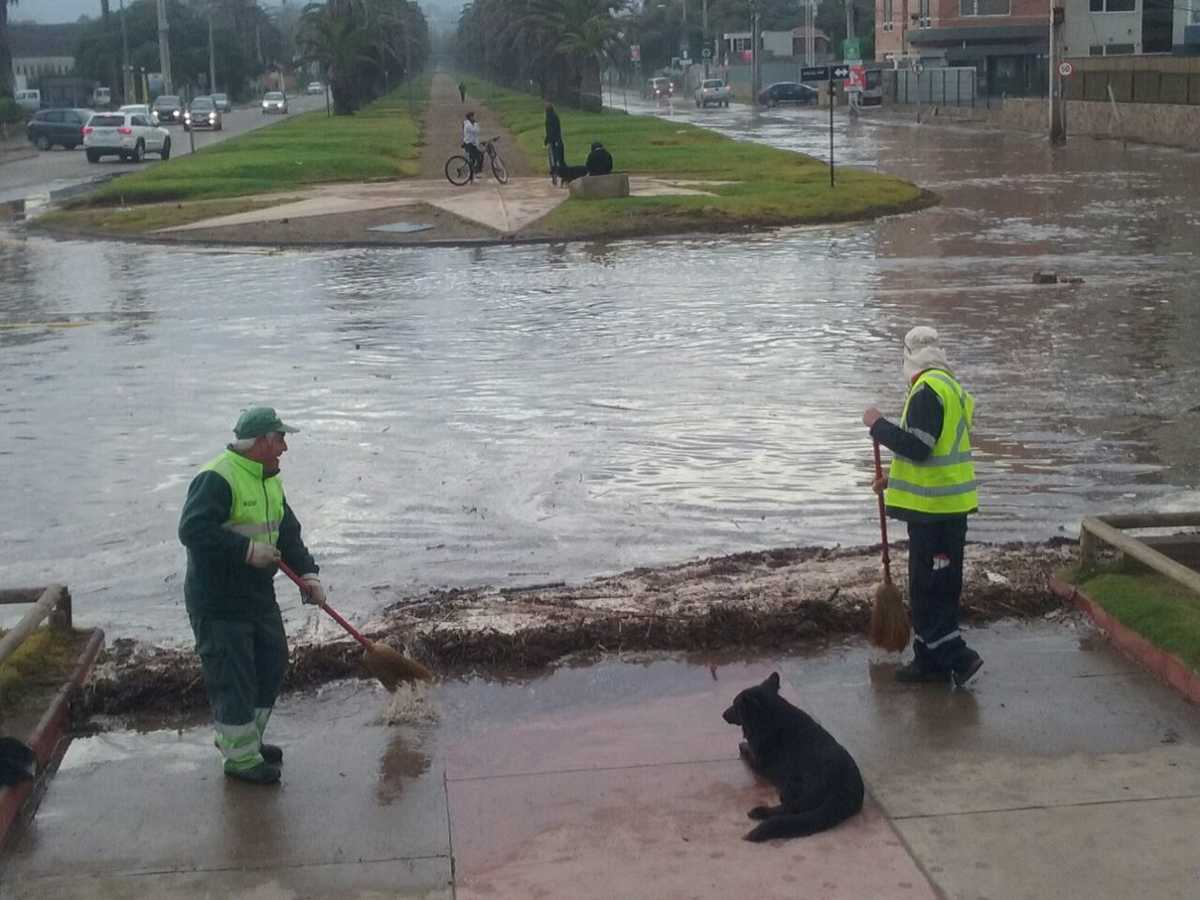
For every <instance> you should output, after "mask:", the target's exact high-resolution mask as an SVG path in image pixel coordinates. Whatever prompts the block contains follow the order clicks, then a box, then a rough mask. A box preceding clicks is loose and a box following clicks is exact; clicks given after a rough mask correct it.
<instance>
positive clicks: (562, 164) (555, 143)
mask: <svg viewBox="0 0 1200 900" xmlns="http://www.w3.org/2000/svg"><path fill="white" fill-rule="evenodd" d="M542 143H543V144H544V145H545V146H547V147H549V148H550V180H551V181H552V182H553V183H554V184H556V185H557V184H558V179H559V174H560V173H561V172H562V170H563V169H565V168H566V166H567V158H566V157H567V148H566V146H565V145H564V144H563V136H562V124H561V123H560V122H559V121H558V113H556V112H555V111H554V104H553V103H550V102H549V101H547V103H546V137H545V138H543V140H542ZM563 183H564V184H566V181H564V182H563Z"/></svg>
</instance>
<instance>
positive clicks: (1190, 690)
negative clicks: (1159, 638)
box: [1050, 577, 1200, 703]
mask: <svg viewBox="0 0 1200 900" xmlns="http://www.w3.org/2000/svg"><path fill="white" fill-rule="evenodd" d="M1050 590H1051V591H1053V592H1054V593H1055V594H1057V595H1058V596H1059V597H1061V598H1062V599H1063V600H1065V601H1066V602H1067V603H1070V604H1072V605H1074V606H1077V607H1079V609H1081V610H1083V611H1084V612H1085V613H1087V614H1088V616H1089V617H1090V618H1091V620H1092V621H1093V622H1095V623H1096V626H1097V627H1098V628H1099V629H1100V630H1101V631H1103V632H1104V633H1105V636H1106V637H1107V638H1108V639H1109V640H1110V641H1112V643H1113V645H1114V646H1115V647H1116V648H1117V649H1118V650H1120V651H1121V653H1123V654H1124V655H1125V656H1127V657H1129V658H1130V659H1132V660H1133V661H1134V662H1136V663H1137V664H1138V665H1140V666H1141V667H1142V668H1143V669H1145V670H1146V671H1148V672H1150V673H1151V674H1153V675H1155V676H1157V677H1158V678H1159V680H1161V681H1163V682H1165V683H1166V684H1167V686H1168V687H1171V688H1174V689H1175V690H1176V691H1178V692H1179V693H1180V694H1182V695H1183V696H1184V697H1186V698H1187V699H1188V700H1190V701H1191V702H1192V703H1200V674H1197V673H1196V672H1193V671H1192V670H1191V668H1190V667H1189V666H1188V665H1187V664H1186V663H1184V662H1183V661H1182V660H1180V659H1179V658H1178V657H1177V656H1175V655H1174V654H1171V653H1168V652H1167V651H1166V650H1163V649H1162V648H1160V647H1156V646H1154V644H1152V643H1150V642H1149V641H1148V640H1146V639H1145V638H1144V637H1142V636H1141V635H1140V634H1138V633H1137V632H1136V631H1134V630H1133V629H1132V628H1130V627H1128V626H1127V625H1123V624H1122V623H1121V622H1118V621H1117V620H1116V619H1115V618H1113V616H1111V615H1109V613H1108V612H1107V611H1106V610H1105V609H1104V607H1102V606H1101V605H1100V604H1099V603H1097V602H1096V601H1095V600H1093V599H1092V598H1091V597H1089V596H1088V595H1087V594H1085V593H1083V591H1081V590H1079V588H1077V587H1076V586H1075V585H1073V584H1067V583H1066V582H1063V581H1059V580H1058V579H1057V578H1053V577H1051V579H1050Z"/></svg>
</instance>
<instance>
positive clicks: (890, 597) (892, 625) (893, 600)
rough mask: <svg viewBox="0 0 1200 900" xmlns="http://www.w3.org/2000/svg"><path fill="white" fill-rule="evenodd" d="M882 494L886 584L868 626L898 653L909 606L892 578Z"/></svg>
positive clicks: (877, 641)
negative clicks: (905, 603) (906, 605)
mask: <svg viewBox="0 0 1200 900" xmlns="http://www.w3.org/2000/svg"><path fill="white" fill-rule="evenodd" d="M875 479H876V481H878V482H879V483H880V484H882V483H883V463H882V462H881V461H880V459H879V441H876V442H875ZM876 496H877V497H878V498H879V536H880V537H881V538H882V540H883V584H881V585H879V586H878V587H877V588H875V600H874V603H872V605H871V623H870V625H869V626H868V627H867V640H869V641H870V642H871V643H872V644H874V645H875V646H876V647H881V648H883V649H884V650H890V651H891V652H893V653H897V652H899V651H901V650H903V649H904V648H905V647H907V646H908V639H909V636H910V635H911V629H910V626H909V624H908V608H907V607H905V605H904V597H903V596H901V594H900V589H899V588H898V587H896V585H895V583H894V582H893V581H892V560H891V557H890V556H889V555H888V534H887V509H886V508H885V507H884V503H883V493H882V492H880V493H879V494H877V495H876Z"/></svg>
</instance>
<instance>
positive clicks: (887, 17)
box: [883, 0, 894, 31]
mask: <svg viewBox="0 0 1200 900" xmlns="http://www.w3.org/2000/svg"><path fill="white" fill-rule="evenodd" d="M893 14H894V13H893V8H892V0H883V30H884V31H891V30H892V16H893Z"/></svg>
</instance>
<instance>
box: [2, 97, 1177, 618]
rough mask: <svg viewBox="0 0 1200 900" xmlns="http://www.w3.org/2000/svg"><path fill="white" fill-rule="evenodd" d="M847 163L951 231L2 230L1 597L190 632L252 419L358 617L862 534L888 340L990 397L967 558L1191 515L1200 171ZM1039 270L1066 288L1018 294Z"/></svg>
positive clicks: (901, 152)
mask: <svg viewBox="0 0 1200 900" xmlns="http://www.w3.org/2000/svg"><path fill="white" fill-rule="evenodd" d="M681 116H683V117H690V118H693V119H696V120H701V119H704V121H706V122H709V123H710V124H714V125H715V126H718V127H721V128H724V129H725V130H727V131H728V132H729V133H731V134H733V135H735V136H739V137H743V138H746V139H750V138H753V139H760V140H767V141H770V142H773V143H776V144H779V145H780V146H787V147H794V148H797V149H807V150H809V151H810V152H813V153H815V154H817V155H821V154H822V153H823V152H824V149H823V143H822V142H823V141H826V140H827V136H826V133H825V132H824V131H823V130H821V129H819V128H817V127H815V126H816V123H814V121H812V119H811V117H810V114H809V113H807V112H806V111H794V112H793V111H788V112H787V113H785V114H780V115H774V114H773V115H771V116H763V117H760V119H759V120H757V121H755V120H754V119H753V118H752V117H750V116H748V115H746V114H744V113H739V112H738V111H736V110H733V111H730V112H726V111H724V110H722V111H721V113H720V114H718V115H713V116H709V117H702V116H700V114H699V113H696V114H694V115H693V114H692V113H685V114H684V113H681ZM837 142H838V145H837V146H838V153H839V156H840V157H841V158H844V159H846V160H847V161H853V162H855V163H857V164H860V165H881V166H883V167H885V168H887V169H888V170H889V171H894V172H897V173H898V174H902V175H906V176H908V177H912V178H915V179H917V180H918V181H921V182H922V183H923V184H926V185H927V186H929V187H930V188H932V189H933V190H935V191H937V192H939V193H940V194H941V196H942V197H943V201H944V202H943V204H942V206H940V207H938V208H936V209H932V210H928V211H926V212H923V213H921V214H918V215H914V216H904V217H897V218H893V219H888V220H884V221H880V222H875V223H867V224H849V225H838V226H832V227H820V228H798V229H789V230H786V231H783V232H780V233H778V234H771V235H754V236H750V237H744V238H741V237H739V238H733V237H712V236H706V237H703V238H699V239H696V240H691V241H666V240H655V241H624V242H617V243H594V242H591V243H575V244H553V245H541V246H525V247H512V248H503V247H486V248H479V247H476V248H470V249H463V250H453V249H431V250H411V251H409V250H386V249H374V250H345V251H330V252H308V251H304V252H300V251H288V252H283V253H279V252H270V253H268V252H262V253H247V252H238V253H227V252H214V251H201V250H195V251H190V250H184V249H168V248H163V247H139V246H136V245H132V244H85V243H71V242H54V241H48V240H44V239H42V238H38V237H30V238H28V239H25V238H22V237H21V236H20V235H19V234H17V233H13V232H8V233H4V234H2V235H0V375H2V376H3V381H2V382H0V383H2V384H3V388H2V389H0V455H3V456H4V458H5V462H6V463H7V464H8V468H7V470H6V471H8V472H10V473H24V474H22V475H21V476H20V477H14V476H12V475H10V477H9V478H6V479H4V480H3V481H2V482H0V546H4V547H5V548H7V549H6V552H4V553H3V555H0V582H2V583H5V584H20V583H39V582H45V581H47V580H50V579H51V578H54V579H61V580H65V581H67V582H68V583H69V584H71V587H72V593H73V594H74V596H75V597H76V602H77V608H78V609H79V610H80V611H81V613H80V614H81V616H82V619H83V620H85V621H88V622H95V623H96V624H100V625H102V626H103V627H105V628H107V629H110V632H111V633H112V634H113V635H114V636H116V635H130V634H132V635H138V636H149V637H153V638H157V639H161V640H164V641H171V640H175V639H183V638H186V625H185V620H184V616H183V614H182V610H181V601H180V596H179V582H178V578H177V577H176V576H177V573H178V572H179V570H180V568H181V565H182V560H183V553H182V549H181V548H180V547H179V546H178V544H177V542H176V540H175V537H174V533H175V527H176V519H177V516H178V511H179V505H180V503H181V501H182V497H183V492H184V489H185V487H186V484H187V481H188V480H189V479H190V478H191V476H192V474H193V473H194V471H195V469H196V467H197V466H199V465H200V464H202V463H203V462H204V461H205V460H207V459H208V458H210V457H211V456H212V455H213V454H215V453H216V452H217V450H218V449H219V448H220V447H221V446H222V445H223V444H224V442H225V441H226V440H228V438H229V432H230V428H231V425H232V421H233V419H234V418H235V417H236V415H237V411H238V410H239V409H241V408H243V407H245V406H247V405H250V404H252V403H255V402H263V401H270V402H274V403H275V404H277V405H278V406H280V407H281V408H282V409H284V410H286V411H287V412H288V414H289V416H290V417H292V418H295V419H297V420H298V421H299V422H300V423H301V424H302V427H303V428H304V431H303V433H302V434H300V435H297V436H296V439H295V440H293V441H292V442H291V451H290V452H289V454H288V456H287V457H286V458H285V461H284V465H285V469H284V475H285V478H286V482H287V485H288V495H289V499H290V500H291V502H292V504H293V505H294V506H295V508H296V509H297V512H298V514H299V515H300V518H301V521H302V522H303V523H304V527H305V535H306V538H307V539H308V540H309V542H310V544H311V545H312V547H313V548H314V550H315V551H316V553H317V555H318V557H319V558H320V560H321V562H322V565H323V566H324V568H325V572H326V574H327V576H328V578H329V584H330V590H331V592H332V596H334V597H336V598H337V601H338V603H339V605H340V606H344V607H345V609H346V610H347V611H348V612H350V613H351V614H352V615H356V616H365V615H366V614H368V613H369V612H371V611H373V610H377V609H378V608H380V607H381V606H382V605H384V604H386V603H387V602H389V601H390V600H392V599H394V595H393V594H386V593H385V594H384V595H381V594H379V593H378V592H373V591H371V590H370V586H371V585H372V584H380V583H386V584H390V585H392V586H393V587H394V592H395V593H405V592H410V591H416V590H419V589H422V588H424V587H427V586H432V585H443V584H450V585H453V584H464V583H501V584H502V583H506V582H514V581H516V582H521V581H529V580H545V578H546V577H547V576H552V577H554V578H556V579H557V578H564V579H578V578H583V577H586V576H588V575H592V574H597V573H603V572H612V571H614V570H619V569H623V568H626V567H630V566H634V565H642V564H654V563H661V562H671V561H678V560H681V559H684V558H689V557H694V556H697V555H707V554H715V553H721V552H730V551H735V550H744V549H749V548H756V547H765V546H776V545H792V544H797V543H800V544H809V543H826V544H832V543H843V544H852V543H866V542H869V541H871V540H872V532H873V529H874V527H875V526H874V524H873V523H874V520H873V513H872V510H873V506H872V501H871V499H870V496H869V495H867V494H866V493H865V490H864V485H865V483H866V481H867V480H868V470H869V465H870V462H869V459H870V445H869V443H868V442H867V441H866V440H865V439H864V438H865V436H864V434H863V430H862V427H861V424H860V423H859V419H858V417H859V414H860V413H861V410H862V408H863V406H864V405H866V404H867V403H869V402H878V403H879V404H880V405H881V406H882V407H883V408H884V409H885V410H886V411H889V412H893V413H894V412H896V411H898V409H899V406H900V404H901V402H902V399H903V392H904V384H903V381H902V376H901V373H900V358H899V352H898V347H899V341H900V337H901V335H902V334H903V333H904V331H905V330H906V329H907V328H908V327H910V326H911V325H912V324H913V323H915V322H927V323H930V324H933V325H935V326H936V327H938V328H939V329H940V330H941V331H942V332H943V334H944V335H945V343H946V346H947V348H948V351H949V353H950V356H951V359H952V360H953V361H954V362H955V363H956V364H958V366H959V368H960V370H961V374H962V377H963V379H964V381H965V382H966V383H967V384H968V385H969V386H970V387H971V389H972V390H973V391H974V392H975V393H976V395H977V396H978V397H979V401H980V414H979V421H978V444H979V448H980V450H979V457H980V462H979V474H980V478H981V481H982V483H983V485H984V488H983V499H984V510H983V513H982V514H981V515H980V516H979V517H978V518H977V519H976V520H975V521H974V522H973V525H972V531H971V536H972V537H973V538H978V539H984V538H989V539H1011V538H1019V537H1044V536H1047V535H1050V534H1056V533H1059V532H1060V531H1061V530H1063V529H1066V530H1072V529H1073V528H1074V527H1075V525H1076V523H1077V522H1078V519H1079V516H1080V515H1081V514H1082V513H1083V512H1084V511H1088V510H1093V509H1095V508H1097V507H1103V508H1106V509H1120V508H1130V507H1136V508H1139V509H1142V508H1146V507H1147V506H1171V505H1178V504H1180V503H1183V502H1186V500H1187V498H1188V496H1191V497H1192V498H1193V499H1194V497H1195V494H1194V492H1193V493H1191V494H1190V495H1189V492H1190V491H1193V486H1194V484H1195V480H1196V478H1197V476H1198V474H1200V472H1198V470H1197V466H1198V464H1197V462H1196V457H1195V454H1194V453H1193V452H1192V450H1191V445H1192V443H1194V441H1193V440H1192V439H1191V435H1194V433H1195V429H1196V426H1197V425H1198V424H1200V413H1198V412H1197V406H1198V401H1200V398H1197V397H1196V394H1195V384H1196V377H1197V374H1198V363H1197V361H1196V360H1197V358H1198V357H1197V354H1196V353H1195V351H1194V348H1195V346H1196V345H1197V343H1198V341H1200V313H1198V311H1197V309H1196V307H1195V305H1194V304H1193V303H1191V294H1192V293H1193V290H1192V288H1193V282H1194V281H1195V279H1196V276H1197V274H1198V272H1197V268H1198V267H1197V265H1196V261H1195V257H1194V251H1193V248H1192V246H1191V241H1190V239H1189V236H1190V235H1193V234H1194V233H1195V231H1194V229H1195V225H1196V224H1197V223H1196V219H1197V214H1196V213H1194V212H1193V209H1192V201H1191V199H1190V198H1191V197H1192V196H1194V190H1195V185H1196V181H1197V179H1196V174H1197V168H1198V167H1197V157H1196V156H1193V155H1188V154H1182V153H1178V152H1176V151H1158V150H1153V149H1145V148H1143V149H1142V151H1140V152H1138V153H1127V152H1125V151H1123V150H1121V148H1119V147H1117V146H1115V145H1109V144H1103V143H1096V142H1075V143H1072V145H1070V146H1069V147H1068V148H1067V149H1066V150H1065V151H1062V152H1055V151H1051V150H1050V149H1049V148H1047V147H1046V146H1045V145H1044V144H1043V143H1041V142H1039V141H1036V140H1033V139H1031V138H1026V137H1022V136H1013V135H1000V134H980V133H977V132H971V131H968V130H966V129H953V128H950V129H941V128H939V129H930V128H916V127H911V126H909V125H905V126H903V127H881V126H879V125H876V124H871V123H860V124H859V125H858V126H856V127H855V128H853V129H849V130H847V129H844V128H841V127H839V131H838V134H837ZM1038 270H1045V271H1058V272H1063V273H1067V274H1073V275H1079V276H1082V277H1083V278H1084V279H1085V281H1084V283H1083V284H1079V285H1053V286H1035V285H1033V284H1032V274H1033V272H1035V271H1038ZM52 322H58V323H63V322H66V323H73V324H81V325H82V327H75V328H61V327H49V326H47V325H46V324H45V323H52ZM293 594H294V592H292V591H289V590H287V589H286V588H285V589H282V590H281V596H283V597H284V600H285V604H286V605H288V606H289V607H290V606H291V605H292V604H296V603H297V598H295V597H294V596H293ZM288 613H289V620H291V621H297V622H302V621H304V620H305V618H306V617H305V616H304V615H300V614H299V613H297V612H296V611H294V610H291V609H289V610H288Z"/></svg>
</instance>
